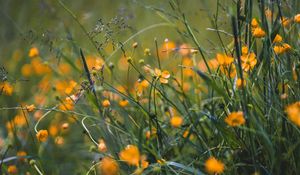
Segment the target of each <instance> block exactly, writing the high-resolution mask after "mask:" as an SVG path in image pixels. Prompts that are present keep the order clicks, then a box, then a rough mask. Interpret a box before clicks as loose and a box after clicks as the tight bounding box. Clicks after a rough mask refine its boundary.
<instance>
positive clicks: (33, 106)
mask: <svg viewBox="0 0 300 175" xmlns="http://www.w3.org/2000/svg"><path fill="white" fill-rule="evenodd" d="M26 110H27V111H28V112H32V111H34V110H35V105H34V104H31V105H26Z"/></svg>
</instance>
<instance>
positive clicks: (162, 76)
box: [154, 68, 171, 84]
mask: <svg viewBox="0 0 300 175" xmlns="http://www.w3.org/2000/svg"><path fill="white" fill-rule="evenodd" d="M154 74H155V76H157V77H158V78H159V81H160V82H161V83H163V84H167V83H168V82H169V80H168V78H170V76H171V75H170V73H169V72H168V71H166V70H164V71H161V70H160V69H157V68H155V69H154Z"/></svg>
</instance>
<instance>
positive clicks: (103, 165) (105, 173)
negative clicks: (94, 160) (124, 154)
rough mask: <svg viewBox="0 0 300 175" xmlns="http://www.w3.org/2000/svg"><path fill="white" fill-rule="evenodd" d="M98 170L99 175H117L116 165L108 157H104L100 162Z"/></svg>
mask: <svg viewBox="0 0 300 175" xmlns="http://www.w3.org/2000/svg"><path fill="white" fill-rule="evenodd" d="M99 169H100V172H101V175H117V174H119V165H118V163H117V162H116V161H115V160H114V159H112V158H110V157H104V158H103V159H102V160H101V162H100V165H99Z"/></svg>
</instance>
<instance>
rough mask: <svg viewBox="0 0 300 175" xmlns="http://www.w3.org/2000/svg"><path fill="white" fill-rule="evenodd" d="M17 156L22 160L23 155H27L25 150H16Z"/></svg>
mask: <svg viewBox="0 0 300 175" xmlns="http://www.w3.org/2000/svg"><path fill="white" fill-rule="evenodd" d="M17 156H18V157H19V158H18V159H19V160H20V161H22V162H23V161H25V160H26V159H25V156H27V153H26V152H25V151H18V152H17Z"/></svg>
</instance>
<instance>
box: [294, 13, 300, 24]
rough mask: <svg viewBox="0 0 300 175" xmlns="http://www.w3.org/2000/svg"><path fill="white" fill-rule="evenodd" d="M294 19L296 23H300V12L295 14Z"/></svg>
mask: <svg viewBox="0 0 300 175" xmlns="http://www.w3.org/2000/svg"><path fill="white" fill-rule="evenodd" d="M294 21H295V22H296V23H300V14H297V15H296V16H294Z"/></svg>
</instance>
